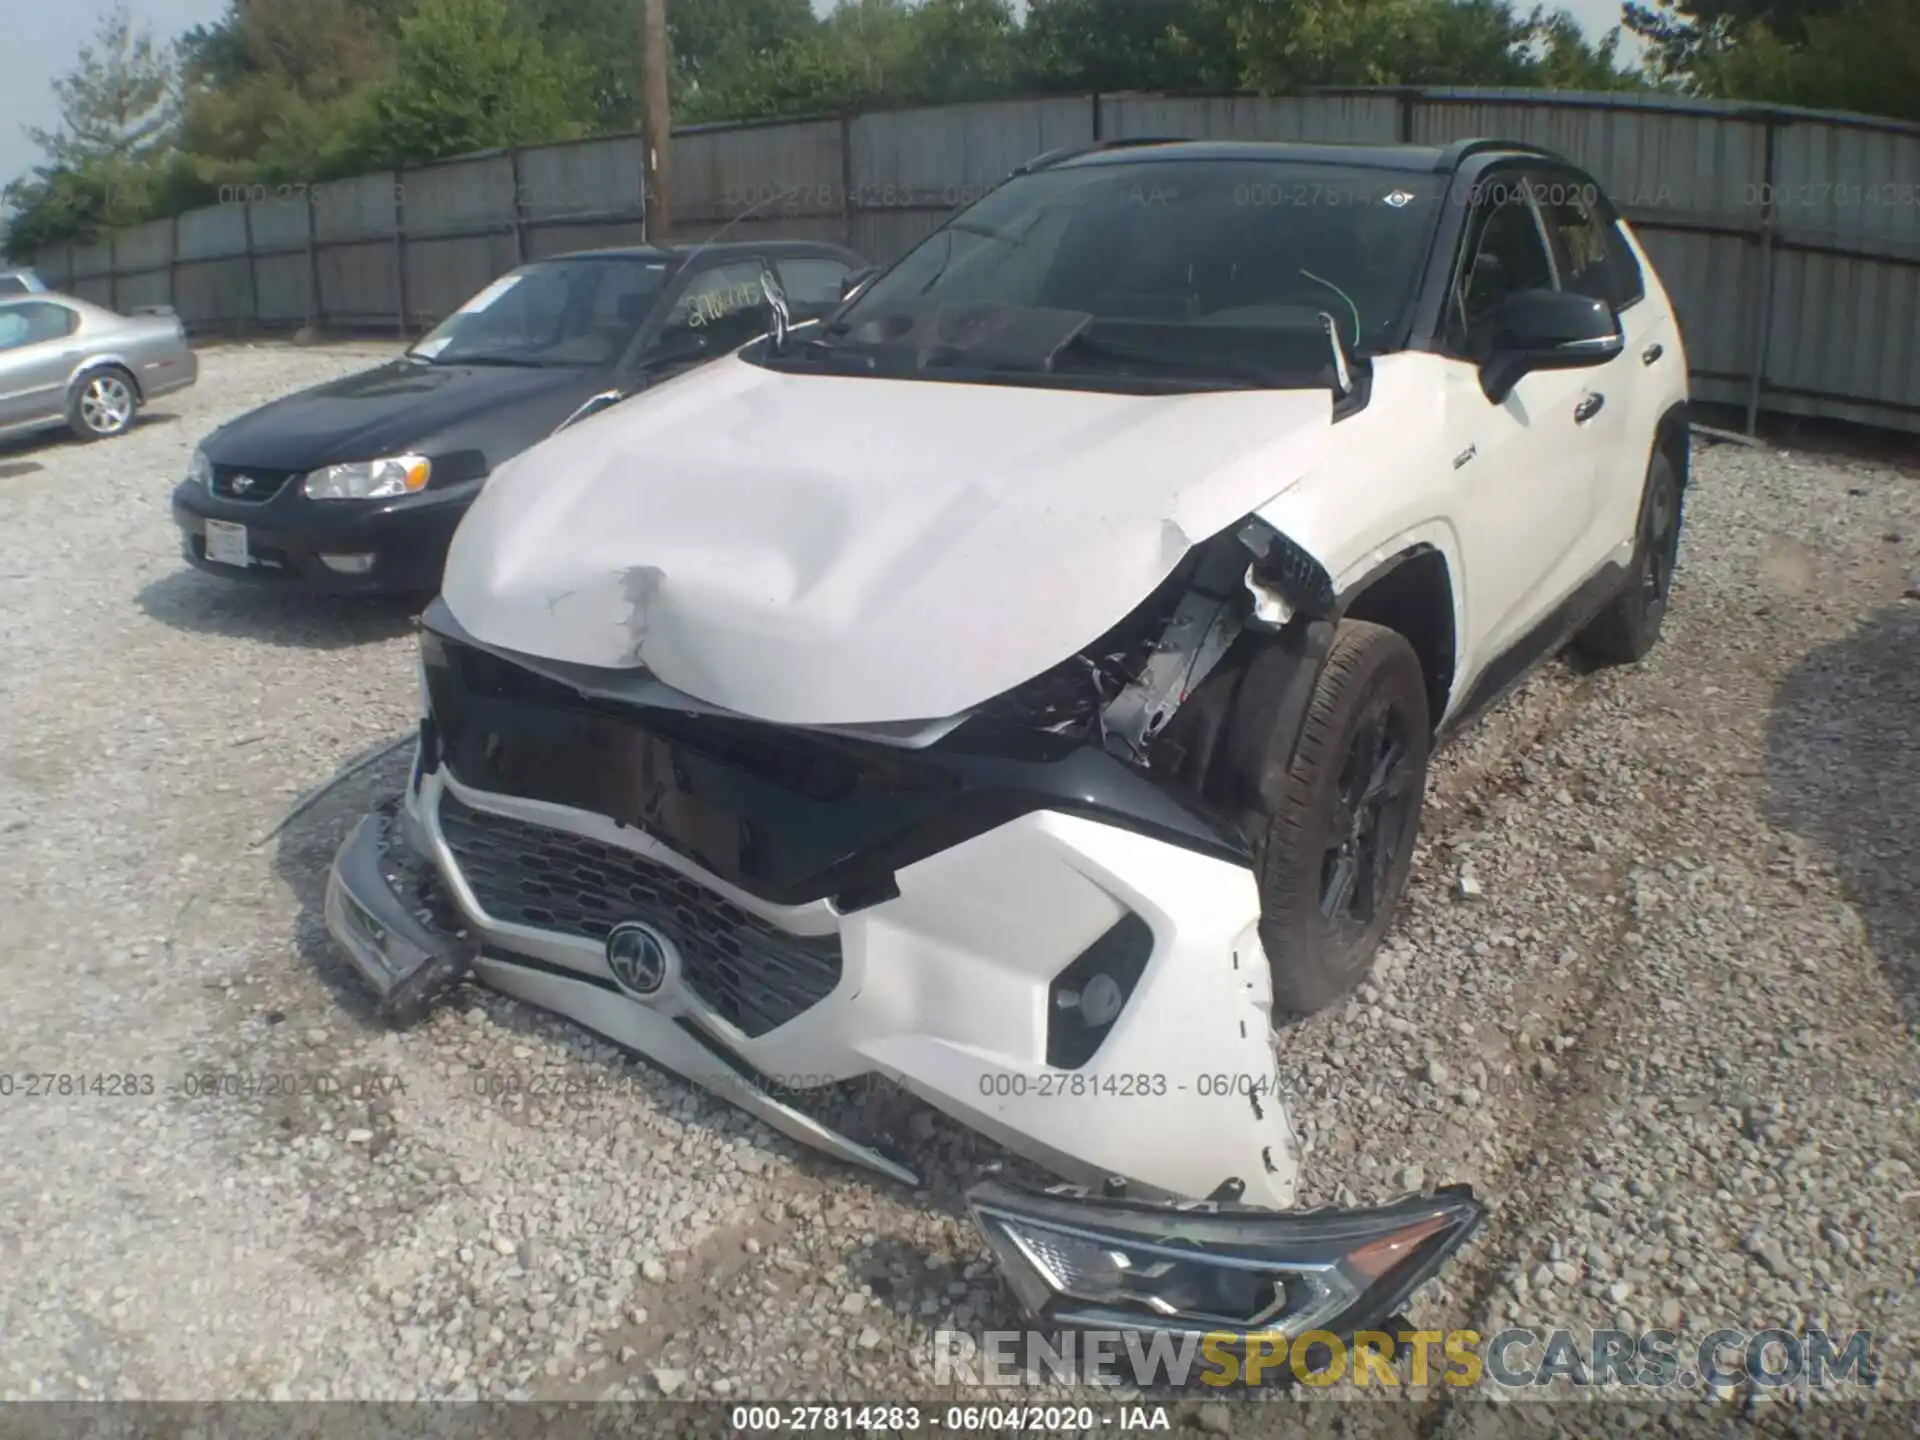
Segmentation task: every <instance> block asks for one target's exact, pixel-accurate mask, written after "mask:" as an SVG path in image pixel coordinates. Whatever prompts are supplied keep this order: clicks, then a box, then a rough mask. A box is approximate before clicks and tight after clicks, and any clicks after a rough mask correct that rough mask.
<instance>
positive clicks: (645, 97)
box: [640, 0, 673, 245]
mask: <svg viewBox="0 0 1920 1440" xmlns="http://www.w3.org/2000/svg"><path fill="white" fill-rule="evenodd" d="M640 116H641V119H640V143H641V145H642V146H643V147H644V149H645V151H646V158H645V164H644V167H643V169H642V172H641V173H642V175H643V176H644V178H645V182H646V187H647V188H646V206H647V241H648V243H649V244H653V245H664V244H666V243H667V242H668V240H669V238H670V237H671V235H672V231H673V217H672V212H671V209H670V207H669V204H668V201H667V184H668V176H669V174H670V173H671V171H670V167H669V165H668V160H667V150H668V147H669V146H670V145H671V144H672V143H673V136H672V121H671V119H670V118H669V117H668V113H667V0H640Z"/></svg>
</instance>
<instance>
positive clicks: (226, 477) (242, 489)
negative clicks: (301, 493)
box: [213, 465, 299, 500]
mask: <svg viewBox="0 0 1920 1440" xmlns="http://www.w3.org/2000/svg"><path fill="white" fill-rule="evenodd" d="M298 473H299V472H298V471H295V470H262V469H260V468H259V467H258V466H255V465H215V466H214V467H213V493H214V494H216V495H218V496H219V497H220V498H221V499H222V500H271V499H273V497H274V496H276V495H278V494H279V493H280V492H281V491H282V490H283V489H285V488H286V485H287V482H288V481H289V480H291V479H293V478H294V476H295V475H296V474H298Z"/></svg>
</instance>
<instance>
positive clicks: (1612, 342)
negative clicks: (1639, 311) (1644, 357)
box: [1480, 290, 1627, 405]
mask: <svg viewBox="0 0 1920 1440" xmlns="http://www.w3.org/2000/svg"><path fill="white" fill-rule="evenodd" d="M1492 341H1493V343H1492V348H1491V353H1490V354H1489V355H1488V358H1487V362H1486V364H1485V365H1484V366H1482V367H1481V373H1480V379H1481V384H1482V386H1483V387H1484V388H1485V390H1486V392H1487V398H1488V399H1489V400H1491V401H1493V402H1494V403H1495V404H1496V405H1497V404H1499V403H1500V402H1501V401H1503V400H1505V399H1506V398H1507V396H1508V395H1509V394H1511V393H1512V391H1513V387H1514V386H1515V385H1518V384H1519V383H1520V380H1521V378H1522V377H1523V376H1525V375H1527V374H1530V373H1531V372H1532V371H1535V370H1581V369H1586V368H1588V367H1591V366H1595V365H1605V364H1606V363H1607V362H1608V361H1609V360H1612V359H1614V358H1615V357H1616V356H1618V355H1619V354H1620V353H1621V352H1622V351H1623V350H1625V349H1626V344H1627V340H1626V336H1625V335H1624V334H1623V333H1622V332H1621V329H1620V320H1619V317H1618V316H1616V315H1615V314H1614V313H1613V308H1612V307H1611V306H1610V305H1608V304H1607V302H1606V301H1604V300H1595V299H1593V298H1591V297H1590V296H1586V295H1574V294H1571V293H1569V292H1568V291H1565V290H1517V291H1515V292H1514V293H1513V294H1511V295H1508V296H1507V297H1506V298H1505V299H1503V300H1501V301H1500V303H1499V304H1498V305H1497V306H1496V307H1495V308H1494V312H1493V316H1492Z"/></svg>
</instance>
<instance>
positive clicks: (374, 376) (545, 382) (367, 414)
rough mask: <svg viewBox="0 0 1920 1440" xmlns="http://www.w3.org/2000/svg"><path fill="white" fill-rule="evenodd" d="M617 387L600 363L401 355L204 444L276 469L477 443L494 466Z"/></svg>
mask: <svg viewBox="0 0 1920 1440" xmlns="http://www.w3.org/2000/svg"><path fill="white" fill-rule="evenodd" d="M612 384H613V379H612V376H611V373H610V372H609V371H607V370H604V369H600V368H592V369H587V368H582V367H578V366H548V367H542V368H539V369H535V368H533V367H530V366H529V367H522V366H508V365H431V364H424V363H422V362H420V361H416V360H405V359H400V360H394V361H391V362H390V363H388V364H385V365H381V366H378V367H376V368H375V369H372V370H363V371H361V372H359V373H358V374H355V375H347V376H344V377H342V378H341V379H339V380H334V381H330V382H329V383H327V384H325V385H317V386H315V387H314V388H313V389H311V390H302V391H300V392H299V393H297V394H294V395H288V396H285V397H284V398H282V399H279V400H274V401H270V402H269V403H267V404H265V405H262V406H261V407H260V408H259V409H257V410H250V411H248V412H247V413H246V414H245V415H242V416H240V417H239V418H238V419H237V420H233V421H230V422H228V423H227V424H226V425H223V426H221V427H220V429H219V430H217V431H215V432H214V433H213V434H212V435H210V436H208V437H207V440H206V446H205V448H206V451H207V454H208V456H209V457H210V458H211V459H212V460H214V461H215V462H216V463H223V464H237V465H259V466H264V467H271V468H273V469H279V470H310V469H313V468H315V467H317V466H320V465H329V464H334V463H336V462H339V461H345V460H371V459H373V458H375V457H376V456H380V455H395V454H402V453H405V452H407V451H414V450H417V451H423V452H427V453H434V452H445V451H447V450H475V451H479V452H482V453H483V454H485V456H486V459H487V461H488V463H489V464H493V465H498V464H499V463H500V462H501V461H503V460H505V459H507V458H508V457H509V456H512V455H516V454H518V453H519V452H520V451H521V450H524V449H525V448H526V447H527V446H529V445H531V444H533V443H534V442H535V441H536V440H540V439H542V438H544V437H545V436H547V435H548V434H550V433H551V432H552V430H553V427H554V426H556V425H558V424H559V423H560V422H561V421H562V420H564V419H566V417H567V416H568V415H569V414H571V413H572V411H573V410H574V408H575V407H576V406H578V405H579V404H580V402H581V401H583V400H585V399H586V398H587V397H588V396H589V395H592V394H594V393H595V392H596V391H599V390H604V389H607V388H609V387H610V386H611V385H612Z"/></svg>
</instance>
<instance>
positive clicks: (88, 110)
mask: <svg viewBox="0 0 1920 1440" xmlns="http://www.w3.org/2000/svg"><path fill="white" fill-rule="evenodd" d="M53 92H54V95H55V96H56V98H57V99H58V100H59V104H60V123H59V125H58V126H57V127H56V128H54V129H51V130H49V129H40V128H33V127H30V128H29V129H28V131H27V134H28V136H29V137H30V138H31V139H32V140H33V141H34V143H36V144H37V145H39V146H40V148H41V150H42V151H43V152H45V154H46V156H47V160H48V163H47V164H45V165H42V166H39V167H36V169H35V170H34V171H33V173H32V174H31V175H27V176H23V177H20V178H18V179H15V180H13V181H12V182H10V183H9V184H8V185H7V186H6V189H5V190H4V192H0V199H4V200H5V202H6V208H7V210H8V212H9V213H8V219H7V228H6V233H5V237H4V242H3V243H4V246H5V248H6V251H7V253H9V254H29V253H32V252H33V251H34V250H37V249H39V248H41V247H42V246H45V245H49V244H55V243H58V242H60V241H63V240H68V239H73V238H83V239H84V238H88V237H91V236H92V235H93V234H94V233H96V232H97V231H99V230H100V229H102V228H105V227H108V226H114V225H130V224H133V223H136V222H137V221H140V220H144V219H146V218H147V214H148V211H149V207H150V205H151V203H152V201H153V197H154V194H155V193H156V190H157V188H158V187H159V186H160V183H161V181H162V180H163V178H164V175H165V164H166V161H167V158H168V155H169V153H170V150H171V147H172V145H173V141H174V135H175V129H176V126H177V122H178V115H179V71H178V66H177V64H176V61H175V57H174V53H173V50H172V47H170V46H163V45H158V44H156V43H155V42H154V40H153V38H152V37H151V36H150V35H149V34H147V33H146V32H145V31H144V30H138V29H136V28H135V27H134V24H133V22H132V20H131V18H130V17H129V16H128V14H127V11H126V8H125V6H124V5H122V6H116V7H115V8H114V9H112V10H110V11H108V12H107V13H106V15H104V16H103V17H102V18H101V20H100V23H99V26H98V28H97V29H96V30H95V32H94V35H93V38H92V40H91V41H90V42H89V43H88V44H86V45H84V46H82V47H81V49H80V54H79V59H78V63H77V64H76V65H75V67H74V68H73V70H71V71H70V72H68V73H67V74H66V75H63V76H62V77H60V78H59V79H57V80H55V81H54V82H53Z"/></svg>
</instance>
